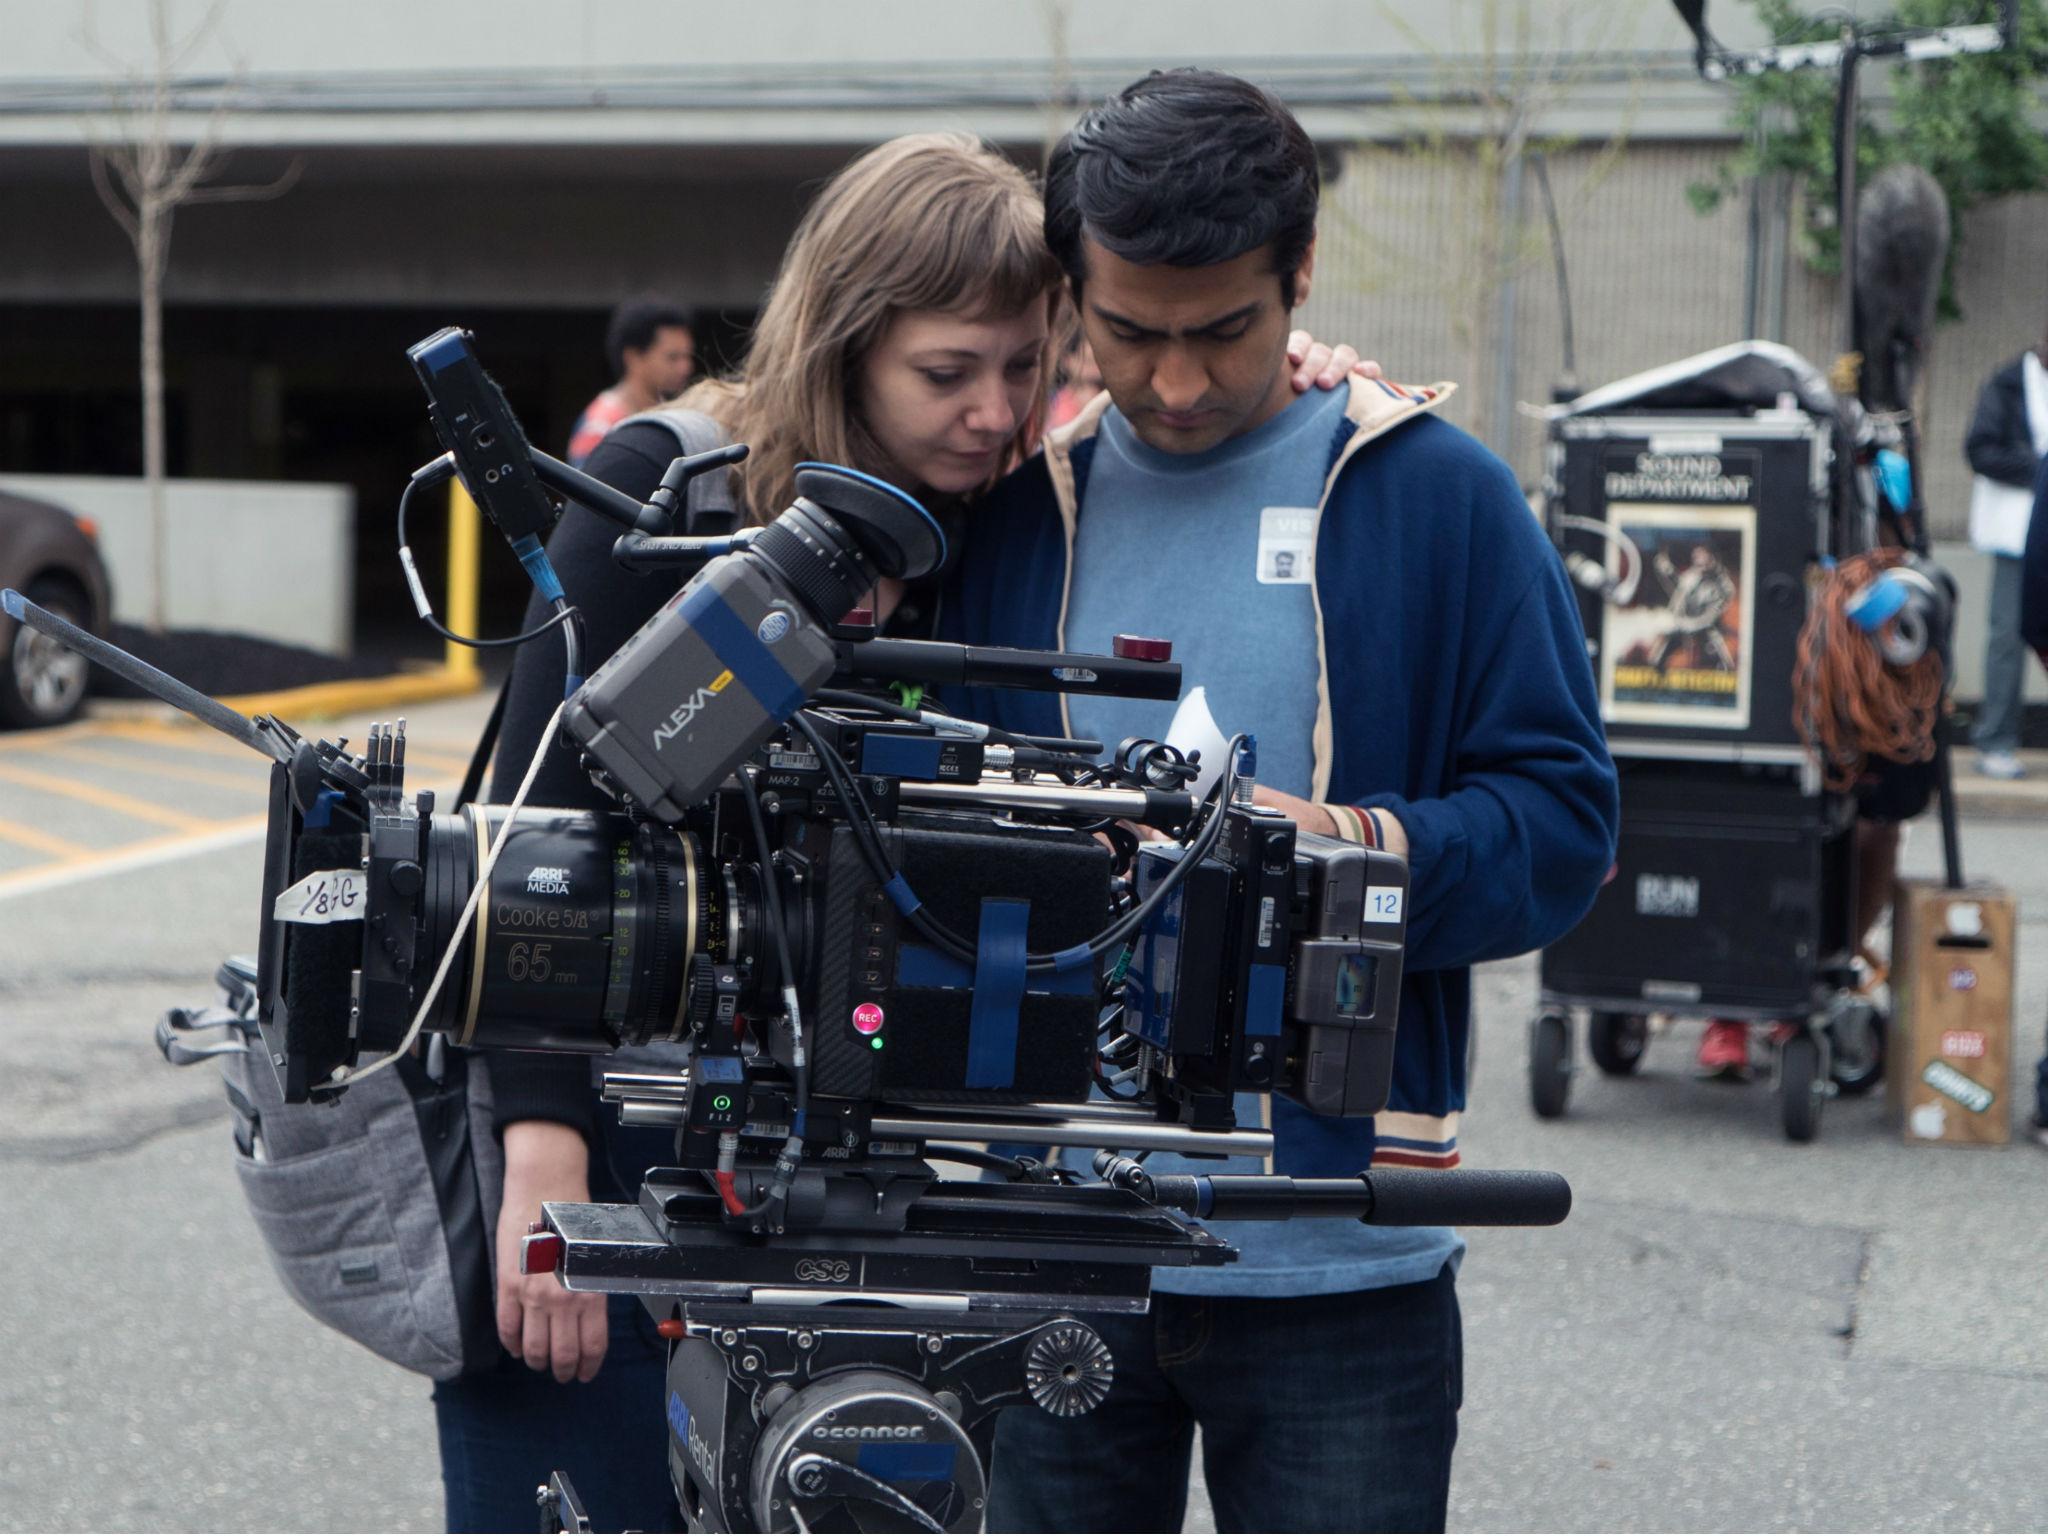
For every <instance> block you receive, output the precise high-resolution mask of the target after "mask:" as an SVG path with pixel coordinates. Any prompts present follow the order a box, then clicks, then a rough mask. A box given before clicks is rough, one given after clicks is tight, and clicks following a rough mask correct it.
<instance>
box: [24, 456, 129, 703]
mask: <svg viewBox="0 0 2048 1536" xmlns="http://www.w3.org/2000/svg"><path fill="white" fill-rule="evenodd" d="M0 587H13V588H15V589H16V590H18V591H19V592H21V593H22V595H23V596H25V597H27V598H28V600H29V601H30V602H32V603H39V604H41V605H42V606H43V607H45V608H47V609H49V610H50V612H52V613H55V614H61V615H62V616H63V617H64V618H67V619H69V620H70V621H71V622H72V623H74V624H76V625H78V626H79V627H80V628H81V629H89V630H91V631H92V632H93V633H94V634H96V635H105V634H106V632H107V626H108V624H109V623H110V622H111V617H112V612H113V599H112V596H111V589H110V587H109V585H108V582H107V567H106V562H105V561H103V560H101V559H100V550H99V542H98V530H97V529H95V528H94V526H93V525H92V523H91V521H90V520H88V519H85V518H79V517H74V516H72V515H71V513H69V512H67V511H65V510H64V509H63V508H62V507H59V506H54V505H52V504H51V503H49V502H47V501H32V500H30V499H29V498H28V497H26V496H16V495H13V494H11V493H9V492H6V491H0ZM0 663H4V664H0V725H14V726H37V725H62V724H63V723H64V722H65V721H66V720H69V719H70V718H71V717H72V716H74V715H76V714H77V713H78V712H79V710H81V709H83V708H84V707H85V685H86V683H87V681H88V677H87V674H88V672H89V671H90V668H91V664H90V663H89V662H87V661H86V659H85V658H84V657H83V656H79V655H76V654H74V653H73V652H71V651H68V650H66V649H65V648H64V647H63V646H61V645H59V644H57V642H56V641H54V640H51V639H48V638H47V637H45V636H43V635H39V634H37V633H36V632H35V631H34V630H32V629H30V628H28V627H27V626H26V625H17V624H15V623H14V622H13V621H12V620H10V619H6V618H0Z"/></svg>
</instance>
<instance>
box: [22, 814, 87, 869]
mask: <svg viewBox="0 0 2048 1536" xmlns="http://www.w3.org/2000/svg"><path fill="white" fill-rule="evenodd" d="M0 842H9V843H18V844H20V845H21V846H22V847H23V848H33V849H35V851H36V852H37V853H48V854H54V855H56V856H57V857H58V858H60V859H78V858H89V857H90V856H91V855H92V852H93V850H92V849H90V848H88V847H86V846H85V844H83V843H74V842H72V841H71V840H70V839H69V838H63V837H52V836H50V834H49V833H47V832H38V831H37V830H36V829H35V828H34V827H25V826H23V825H22V824H21V823H20V822H18V821H0ZM37 867H38V868H40V867H41V866H40V865H39V866H37Z"/></svg>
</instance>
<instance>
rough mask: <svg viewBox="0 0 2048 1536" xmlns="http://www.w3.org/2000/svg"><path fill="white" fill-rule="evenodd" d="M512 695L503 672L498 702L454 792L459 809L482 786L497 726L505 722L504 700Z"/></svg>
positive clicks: (495, 743)
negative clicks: (503, 680) (460, 782)
mask: <svg viewBox="0 0 2048 1536" xmlns="http://www.w3.org/2000/svg"><path fill="white" fill-rule="evenodd" d="M511 697H512V674H511V673H509V672H508V673H506V674H505V682H504V685H503V686H502V687H500V688H499V689H498V702H497V703H495V704H493V705H492V706H491V718H490V719H488V720H486V721H485V722H484V733H483V734H482V735H481V736H479V737H477V739H476V750H475V751H474V752H472V753H470V755H469V768H468V771H466V772H465V773H464V774H463V775H462V788H461V789H459V790H457V791H456V792H455V808H456V809H457V810H460V809H461V808H462V807H463V806H465V805H468V804H470V803H471V802H472V801H474V800H475V799H476V797H477V793H478V791H480V790H481V789H482V788H483V787H484V774H485V773H486V772H487V771H488V770H489V768H490V766H491V754H492V753H493V752H495V751H496V750H497V749H498V727H499V726H501V725H503V724H504V723H505V701H506V700H507V699H509V698H511Z"/></svg>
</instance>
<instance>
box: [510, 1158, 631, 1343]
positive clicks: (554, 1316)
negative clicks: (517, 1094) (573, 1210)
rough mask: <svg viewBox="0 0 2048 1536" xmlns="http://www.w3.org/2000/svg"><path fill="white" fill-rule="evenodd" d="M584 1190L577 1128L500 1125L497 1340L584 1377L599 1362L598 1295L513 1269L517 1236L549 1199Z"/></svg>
mask: <svg viewBox="0 0 2048 1536" xmlns="http://www.w3.org/2000/svg"><path fill="white" fill-rule="evenodd" d="M589 1198H590V1149H589V1147H587V1146H586V1145H585V1144H584V1141H583V1133H582V1132H581V1131H579V1130H576V1129H575V1128H574V1127H573V1126H567V1125H561V1124H559V1123H557V1122H555V1121H553V1120H515V1121H513V1122H512V1123H511V1124H510V1125H508V1126H506V1127H505V1204H504V1208H503V1209H502V1210H501V1211H499V1213H498V1340H499V1342H500V1343H502V1344H503V1345H504V1346H505V1348H506V1349H507V1350H508V1351H510V1352H511V1353H512V1354H514V1355H517V1356H518V1357H519V1358H520V1359H522V1360H524V1361H525V1362H526V1363H527V1364H528V1365H530V1366H532V1367H533V1368H534V1369H535V1370H536V1371H553V1372H554V1376H555V1380H557V1381H562V1382H566V1381H572V1380H573V1381H588V1380H590V1378H591V1377H593V1376H595V1375H596V1374H597V1368H598V1367H599V1366H600V1365H602V1364H604V1351H605V1345H606V1344H607V1343H608V1342H609V1334H608V1333H607V1330H606V1323H605V1299H604V1297H602V1296H599V1295H592V1294H590V1293H588V1292H584V1293H578V1292H574V1291H566V1290H564V1289H562V1283H561V1282H560V1281H559V1280H557V1279H556V1278H555V1277H554V1276H553V1275H552V1274H545V1275H522V1274H521V1273H519V1244H520V1240H521V1239H522V1238H524V1237H525V1236H526V1229H527V1227H528V1226H529V1225H530V1224H531V1223H533V1222H536V1221H539V1220H540V1208H541V1205H542V1203H543V1202H545V1201H548V1200H564V1201H584V1200H588V1199H589Z"/></svg>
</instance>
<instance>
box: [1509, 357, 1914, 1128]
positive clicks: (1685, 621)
mask: <svg viewBox="0 0 2048 1536" xmlns="http://www.w3.org/2000/svg"><path fill="white" fill-rule="evenodd" d="M1859 421H1860V418H1859V417H1858V415H1857V414H1856V411H1855V408H1854V407H1853V406H1851V407H1849V408H1848V410H1846V411H1845V410H1843V409H1842V408H1841V407H1840V406H1839V405H1838V403H1837V401H1836V398H1835V396H1834V395H1833V394H1832V392H1830V390H1829V389H1828V386H1827V382H1826V380H1825V379H1824V378H1823V377H1822V376H1821V374H1820V373H1819V371H1818V370H1817V369H1815V368H1814V367H1813V366H1812V365H1811V364H1810V363H1808V362H1807V361H1806V360H1805V359H1803V358H1801V357H1800V356H1798V354H1796V353H1793V352H1791V351H1789V350H1788V349H1786V348H1784V347H1779V346H1774V345H1771V344H1769V343H1762V342H1748V343H1743V344H1741V345H1738V346H1733V347H1724V348H1721V349H1718V350H1716V351H1713V352H1709V353H1705V354H1702V355H1700V356H1698V357H1694V358H1688V359H1686V360H1685V361H1683V362H1679V363H1673V364H1670V365H1668V366H1666V367H1662V368H1658V369H1654V370H1652V371H1650V372H1648V373H1643V374H1639V375H1637V376H1635V377H1633V378H1629V379H1624V380H1622V381H1620V382H1619V383H1616V384H1612V385H1609V386H1607V387H1605V388H1603V389H1598V390H1595V391H1593V392H1591V393H1589V394H1586V395H1582V396H1580V397H1579V398H1578V399H1576V400H1574V401H1572V402H1570V403H1569V404H1566V405H1561V406H1559V407H1557V408H1556V409H1555V410H1554V411H1553V413H1552V418H1551V428H1550V445H1549V461H1548V470H1547V474H1546V479H1545V485H1544V518H1545V522H1546V525H1547V526H1548V528H1549V531H1550V534H1551V537H1552V538H1553V540H1554V541H1555V542H1556V544H1557V546H1558V549H1559V551H1560V552H1561V553H1562V555H1563V556H1564V559H1565V563H1566V566H1567V568H1568V569H1569V570H1570V571H1571V574H1572V576H1573V579H1574V581H1575V583H1576V585H1577V587H1578V590H1579V598H1580V607H1581V612H1582V616H1583V618H1584V620H1585V625H1586V648H1587V652H1588V654H1589V656H1590V657H1591V659H1592V662H1593V670H1594V675H1595V678H1596V680H1597V683H1598V687H1599V691H1600V705H1601V715H1602V718H1603V719H1604V721H1605V722H1606V727H1607V734H1608V743H1609V746H1610V748H1611V750H1612V751H1613V754H1614V758H1615V763H1616V766H1617V768H1618V769H1619V771H1620V775H1621V813H1622V824H1621V838H1620V847H1619V853H1618V856H1617V859H1616V867H1615V871H1614V874H1613V876H1612V878H1610V880H1609V881H1608V883H1607V884H1606V886H1605V887H1604V888H1603V889H1602V890H1601V892H1600V895H1599V897H1598V899H1597V900H1596V902H1595V903H1594V906H1593V910H1592V912H1591V913H1590V914H1589V915H1588V916H1587V918H1586V919H1585V921H1584V922H1582V923H1581V924H1580V925H1579V926H1578V927H1577V928H1576V929H1574V930H1573V931H1572V932H1571V933H1569V934H1567V935H1566V936H1565V937H1564V938H1562V939H1560V940H1559V941H1558V942H1557V943H1555V944H1553V945H1551V946H1550V947H1549V948H1548V949H1546V950H1545V951H1544V952H1543V955H1542V961H1541V1000H1540V1007H1539V1011H1538V1012H1537V1014H1536V1016H1535V1018H1534V1019H1533V1020H1532V1021H1531V1023H1530V1047H1529V1075H1530V1094H1531V1098H1532V1100H1533V1102H1534V1107H1535V1110H1536V1113H1537V1114H1538V1115H1541V1116H1544V1117H1546V1118H1549V1117H1555V1116H1559V1115H1562V1114H1563V1113H1564V1112H1565V1108H1566V1104H1567V1102H1568V1099H1569V1096H1570V1091H1571V1079H1572V1073H1573V1070H1574V1067H1573V1055H1574V1052H1573V1022H1574V1019H1575V1018H1577V1017H1583V1018H1584V1020H1585V1025H1586V1044H1587V1050H1588V1054H1590V1055H1591V1057H1592V1058H1593V1062H1594V1064H1595V1065H1596V1066H1597V1067H1598V1068H1599V1069H1600V1070H1601V1071H1602V1072H1603V1073H1606V1074H1607V1075H1609V1076H1617V1077H1618V1076H1626V1075H1628V1074H1630V1073H1633V1072H1634V1071H1635V1070H1636V1069H1637V1067H1638V1066H1639V1065H1640V1063H1641V1061H1642V1059H1643V1053H1644V1047H1645V1044H1646V1043H1647V1040H1648V1037H1649V1032H1650V1029H1651V1024H1652V1019H1653V1017H1654V1018H1655V1019H1656V1020H1657V1021H1658V1022H1659V1023H1660V1024H1661V1023H1663V1022H1665V1021H1669V1020H1688V1019H1691V1020H1700V1021H1705V1020H1709V1019H1727V1020H1738V1021H1747V1022H1749V1023H1750V1024H1751V1026H1752V1031H1753V1032H1754V1030H1755V1029H1757V1028H1762V1029H1766V1030H1768V1031H1769V1033H1770V1041H1771V1045H1772V1048H1773V1058H1772V1059H1773V1061H1774V1065H1775V1076H1776V1079H1777V1084H1778V1090H1779V1094H1780V1097H1781V1101H1782V1113H1783V1121H1784V1129H1785V1134H1786V1135H1787V1136H1788V1137H1790V1138H1791V1139H1793V1140H1794V1141H1807V1140H1810V1139H1812V1137H1813V1136H1814V1135H1815V1134H1816V1132H1817V1131H1818V1129H1819V1124H1820V1114H1821V1107H1822V1105H1823V1104H1824V1103H1825V1102H1826V1100H1827V1098H1828V1097H1829V1096H1830V1095H1831V1094H1832V1093H1834V1092H1836V1091H1842V1092H1860V1091H1863V1090H1864V1089H1867V1088H1868V1087H1869V1086H1870V1085H1871V1084H1872V1083H1874V1082H1875V1081H1876V1080H1877V1078H1878V1076H1879V1074H1880V1072H1881V1070H1882V1050H1883V1044H1882V1042H1883V1039H1884V1021H1883V1019H1882V1018H1880V1017H1878V1016H1877V1015H1876V1013H1875V1010H1874V1009H1873V1007H1872V1005H1871V1003H1870V1002H1869V1000H1868V999H1867V998H1865V997H1864V996H1863V995H1861V994H1860V993H1859V992H1857V991H1856V990H1855V979H1856V978H1855V973H1854V969H1853V965H1854V959H1855V953H1856V946H1857V942H1858V939H1859V937H1860V936H1859V935H1857V934H1856V933H1855V932H1853V928H1854V926H1855V924H1854V917H1853V914H1854V911H1855V904H1856V878H1855V876H1856V871H1855V861H1856V852H1855V849H1856V839H1855V821H1856V805H1855V801H1854V798H1853V797H1852V796H1850V795H1847V794H1841V793H1834V792H1830V791H1829V790H1827V789H1826V788H1825V787H1824V785H1823V783H1822V776H1821V774H1820V771H1819V766H1818V764H1817V763H1816V762H1815V760H1814V758H1813V756H1812V754H1811V753H1810V752H1809V751H1808V750H1807V748H1806V747H1805V745H1804V744H1803V743H1802V742H1801V740H1800V737H1799V734H1798V731H1797V729H1796V727H1795V724H1794V718H1793V673H1794V663H1795V657H1796V653H1797V646H1798V638H1799V633H1800V629H1801V626H1802V625H1803V623H1804V621H1805V618H1806V610H1807V595H1808V576H1809V572H1810V571H1812V570H1813V569H1815V568H1816V565H1817V562H1819V561H1821V560H1823V559H1824V558H1826V557H1829V556H1836V555H1840V554H1843V553H1848V552H1853V551H1855V550H1859V549H1863V548H1867V547H1869V544H1870V542H1871V540H1872V539H1873V537H1874V529H1873V528H1872V527H1871V516H1870V512H1869V510H1868V509H1869V507H1870V506H1871V505H1873V502H1872V500H1871V498H1870V495H1869V493H1868V488H1867V485H1864V484H1859V471H1858V470H1857V468H1856V465H1855V463H1854V450H1855V444H1854V434H1855V433H1856V431H1857V430H1858V423H1859Z"/></svg>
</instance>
